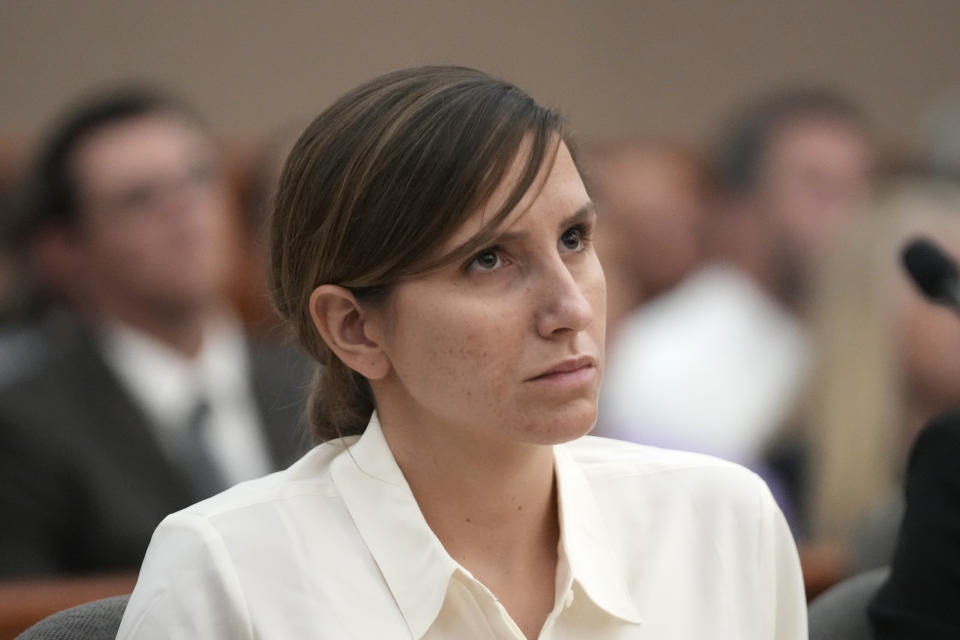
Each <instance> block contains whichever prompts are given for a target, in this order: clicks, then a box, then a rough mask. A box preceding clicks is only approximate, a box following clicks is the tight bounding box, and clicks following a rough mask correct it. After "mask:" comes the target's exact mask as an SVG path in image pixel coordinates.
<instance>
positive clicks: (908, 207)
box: [802, 180, 960, 543]
mask: <svg viewBox="0 0 960 640" xmlns="http://www.w3.org/2000/svg"><path fill="white" fill-rule="evenodd" d="M951 216H955V217H956V218H958V219H960V190H958V189H957V188H956V187H953V186H949V185H943V184H939V183H934V182H926V181H918V180H912V181H909V182H900V183H897V184H895V185H892V186H891V187H889V188H888V189H886V190H884V191H883V192H882V193H879V194H878V195H877V196H876V197H875V198H874V199H873V200H872V201H871V203H870V204H869V205H868V206H867V207H866V208H865V210H864V211H863V212H862V213H861V215H859V216H857V217H856V218H855V221H854V222H853V223H852V224H851V226H850V227H849V228H848V229H847V230H846V233H845V234H844V235H843V236H842V237H841V239H840V241H839V242H838V243H837V245H836V247H835V248H834V250H833V251H832V252H830V253H829V254H828V255H826V256H824V260H823V262H822V264H821V265H820V269H819V271H818V273H817V275H816V278H815V284H814V286H813V288H812V290H811V300H810V302H811V304H810V326H811V328H812V334H813V335H812V337H813V343H814V345H816V347H815V348H816V354H815V362H816V364H815V366H814V370H813V372H812V375H811V379H810V383H809V386H808V395H807V396H806V402H805V408H804V410H802V413H803V414H805V422H806V424H807V425H808V429H809V434H810V441H811V443H812V451H811V463H812V464H811V474H810V478H811V482H810V495H809V504H810V516H811V518H810V524H811V533H812V535H813V538H814V539H816V540H818V541H822V542H841V543H842V542H846V541H849V539H850V538H851V536H852V534H853V533H854V531H855V529H856V526H857V523H858V522H860V521H861V519H862V518H863V517H864V516H865V515H866V513H867V512H868V511H870V510H871V508H872V507H874V506H876V505H878V504H880V503H881V502H882V501H884V500H885V499H886V498H888V497H889V496H890V494H891V492H892V491H894V490H895V489H896V487H897V486H898V485H899V480H900V477H901V474H902V466H903V457H904V456H903V453H904V452H903V450H902V449H903V443H904V438H903V435H904V433H905V421H906V412H905V399H906V394H907V382H908V381H907V380H905V379H904V375H903V371H904V367H903V363H902V362H901V357H900V353H899V352H898V349H897V344H896V340H895V336H894V331H895V313H894V312H895V304H896V293H897V291H898V288H899V287H900V286H901V284H902V279H903V276H902V275H901V274H900V273H899V271H900V256H899V254H900V251H901V249H902V245H903V243H904V242H905V241H906V240H907V239H908V238H909V237H910V236H911V235H912V234H913V233H916V232H917V231H918V230H919V229H921V228H923V227H924V226H927V227H929V226H931V224H930V223H931V222H934V224H936V222H935V221H939V225H940V226H942V225H943V222H942V221H943V220H944V219H948V218H949V217H951Z"/></svg>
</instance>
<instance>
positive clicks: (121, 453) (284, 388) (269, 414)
mask: <svg viewBox="0 0 960 640" xmlns="http://www.w3.org/2000/svg"><path fill="white" fill-rule="evenodd" d="M250 348H251V358H250V362H251V374H252V388H253V390H254V394H255V396H256V401H257V404H258V406H259V408H260V411H261V414H262V424H263V425H264V427H265V436H266V437H265V440H266V442H268V443H269V447H270V453H271V454H272V457H273V461H274V464H275V466H276V467H277V468H281V467H283V466H286V465H287V464H289V463H290V462H292V461H293V460H295V459H296V458H297V457H298V456H299V455H300V454H301V453H302V452H303V451H305V450H306V442H307V438H306V436H305V435H304V433H305V430H304V428H303V420H302V413H303V411H302V407H303V402H302V400H303V398H304V394H305V389H306V384H307V382H308V378H307V366H306V363H305V360H304V359H303V358H301V357H299V355H298V354H296V353H294V352H292V351H290V352H289V353H285V352H282V351H280V350H278V349H276V348H271V347H267V346H264V345H256V344H251V345H250ZM204 497H206V496H199V495H196V494H195V493H194V492H193V490H192V489H191V488H190V485H189V484H188V483H187V482H186V481H185V479H184V478H183V477H182V474H181V472H180V471H179V470H178V469H177V468H176V467H175V466H174V465H173V464H172V463H171V462H170V461H169V460H168V459H167V457H165V455H164V453H163V451H162V450H161V448H160V447H159V445H158V444H157V443H156V442H155V440H154V438H153V436H152V435H151V430H150V427H149V425H148V422H147V418H146V416H145V415H144V414H143V413H142V412H141V410H140V409H139V408H138V407H137V406H136V405H135V404H134V402H133V400H132V399H131V398H130V397H129V395H128V394H127V393H126V392H125V391H124V390H123V389H122V387H121V386H120V383H119V381H118V380H117V379H116V378H115V377H114V375H113V373H112V371H111V370H110V369H109V368H108V367H107V365H106V363H105V362H104V360H103V359H102V357H101V355H100V353H99V352H98V350H97V348H96V346H95V344H94V341H93V339H92V338H91V337H90V335H89V334H87V333H86V332H84V331H82V330H79V331H75V332H73V333H72V334H71V335H69V336H67V337H64V338H61V339H60V340H59V341H58V344H56V345H54V346H51V347H50V348H49V350H48V354H47V355H46V357H45V358H44V360H43V363H42V366H37V367H34V369H33V370H32V371H31V372H29V373H25V374H23V375H22V376H20V377H19V378H17V379H15V380H14V381H12V382H8V383H7V384H6V385H5V386H4V387H3V388H2V389H0V576H6V577H11V576H23V575H40V574H52V573H83V572H93V571H125V570H135V569H137V568H138V567H139V566H140V562H141V560H142V558H143V554H144V552H145V551H146V547H147V543H148V542H149V540H150V536H151V535H152V533H153V530H154V528H155V527H156V526H157V524H159V522H160V520H161V519H162V518H163V517H164V516H166V515H167V514H169V513H172V512H173V511H177V510H179V509H182V508H184V507H186V506H188V505H190V504H192V503H194V502H196V501H198V500H200V499H202V498H204Z"/></svg>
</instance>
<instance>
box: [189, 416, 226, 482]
mask: <svg viewBox="0 0 960 640" xmlns="http://www.w3.org/2000/svg"><path fill="white" fill-rule="evenodd" d="M209 421H210V403H209V402H207V401H206V400H205V399H203V398H200V399H199V400H197V403H196V404H195V405H194V407H193V409H192V410H191V411H190V415H189V417H188V418H187V428H186V429H184V432H183V436H182V438H181V442H180V446H179V457H180V466H181V468H182V469H183V471H184V472H185V474H186V476H187V480H188V481H189V483H190V485H191V486H192V487H193V489H194V490H195V491H196V495H197V497H199V498H208V497H210V496H212V495H213V494H215V493H219V492H220V491H222V490H223V489H225V488H226V486H227V484H226V482H225V481H224V479H223V474H221V472H220V469H219V468H218V467H217V464H216V462H215V460H214V457H213V455H211V451H210V447H209V445H208V444H207V439H206V437H205V434H206V431H207V429H208V428H209Z"/></svg>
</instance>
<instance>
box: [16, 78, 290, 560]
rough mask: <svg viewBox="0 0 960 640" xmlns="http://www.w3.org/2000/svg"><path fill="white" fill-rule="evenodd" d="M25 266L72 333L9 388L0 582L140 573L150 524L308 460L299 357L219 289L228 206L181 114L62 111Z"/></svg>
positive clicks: (110, 107)
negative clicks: (256, 328)
mask: <svg viewBox="0 0 960 640" xmlns="http://www.w3.org/2000/svg"><path fill="white" fill-rule="evenodd" d="M27 193H28V196H27V198H26V202H27V206H28V209H27V227H26V229H25V230H24V233H25V234H26V235H25V237H26V238H27V242H28V244H29V246H30V252H31V256H32V263H33V264H34V265H35V266H36V268H37V269H38V271H39V275H40V279H41V280H42V281H43V283H44V284H45V285H46V287H47V289H48V291H49V292H50V293H51V294H52V295H55V296H57V297H58V298H59V300H60V304H61V306H63V307H65V308H66V309H68V310H69V318H70V322H69V323H68V324H66V325H64V324H63V323H61V324H59V325H58V327H57V331H55V332H54V331H51V332H50V333H49V341H48V342H49V345H48V349H49V351H48V354H47V356H46V358H45V360H44V362H43V366H41V367H35V368H33V369H31V370H30V371H29V372H26V373H24V374H23V375H20V376H17V377H16V378H15V379H13V380H11V381H8V382H7V383H6V384H5V385H3V387H2V388H0V522H2V523H3V524H2V526H0V575H3V576H8V577H9V576H24V575H39V574H54V573H64V572H65V573H82V572H94V571H119V570H134V569H136V568H137V567H138V566H139V563H140V561H141V559H142V557H143V553H144V552H145V550H146V546H147V543H148V542H149V539H150V535H151V533H152V531H153V529H154V528H155V527H156V525H157V523H158V522H159V521H160V520H161V519H162V518H163V517H164V516H165V515H166V514H168V513H171V512H173V511H176V510H177V509H180V508H182V507H184V506H186V505H188V504H190V503H192V502H195V501H197V500H199V499H201V498H204V497H206V496H209V495H212V494H213V493H216V492H217V491H220V490H222V489H224V488H225V487H227V486H229V485H232V484H234V483H236V482H239V481H241V480H246V479H249V478H253V477H256V476H260V475H263V474H265V473H267V472H270V471H272V470H275V469H277V468H278V467H280V466H282V465H285V464H286V463H287V462H289V461H291V460H292V459H295V457H296V456H297V454H298V453H299V452H300V451H301V449H302V446H301V442H302V438H301V435H300V433H299V425H300V413H301V410H300V407H301V402H300V400H301V395H302V389H303V387H304V386H305V383H306V381H305V380H304V377H303V369H302V365H301V361H300V360H299V359H298V358H296V357H294V356H293V354H292V353H287V352H285V351H283V350H281V349H279V348H277V347H276V346H275V345H267V344H259V343H254V342H252V341H250V340H248V339H247V336H246V335H245V333H244V331H243V329H242V328H241V325H240V324H239V322H238V321H237V319H236V318H235V317H234V315H233V313H232V312H231V310H230V307H229V305H228V303H227V302H226V298H225V295H224V292H225V284H226V279H227V276H228V274H229V270H230V268H231V261H232V259H233V258H234V256H233V254H232V247H231V243H232V241H233V235H232V231H231V224H232V219H231V215H232V207H231V198H230V195H229V192H228V190H227V187H226V181H225V177H224V175H223V171H222V170H221V159H220V157H219V156H218V153H217V149H216V147H215V145H214V144H213V141H212V138H211V136H210V134H209V133H208V131H207V129H206V128H205V126H204V125H203V124H202V122H201V121H200V120H199V119H198V118H197V116H196V115H194V113H193V112H192V111H191V110H190V109H189V108H187V107H185V106H183V105H182V104H181V103H179V102H177V101H175V100H173V99H171V98H168V97H165V96H162V95H159V94H156V93H153V92H150V91H139V90H134V89H129V90H119V91H117V92H113V93H105V94H101V95H98V96H95V97H93V98H91V99H90V100H89V101H87V102H86V103H84V104H82V105H80V106H78V107H77V108H75V109H74V110H73V111H70V112H68V113H67V114H66V115H65V117H64V118H63V119H62V120H61V121H60V122H59V123H58V124H57V125H56V126H55V127H54V128H53V130H52V131H51V132H50V134H49V136H48V137H47V139H46V143H45V144H44V145H43V146H42V148H41V150H40V152H39V154H38V158H37V161H36V166H35V169H34V173H33V175H32V177H31V180H30V181H29V184H28V185H27Z"/></svg>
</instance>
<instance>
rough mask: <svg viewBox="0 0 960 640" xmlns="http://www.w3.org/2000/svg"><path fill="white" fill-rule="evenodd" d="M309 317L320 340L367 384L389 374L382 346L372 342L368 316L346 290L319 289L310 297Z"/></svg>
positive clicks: (329, 287)
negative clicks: (367, 380)
mask: <svg viewBox="0 0 960 640" xmlns="http://www.w3.org/2000/svg"><path fill="white" fill-rule="evenodd" d="M310 317H311V318H313V325H314V326H315V327H316V328H317V331H318V332H319V333H320V337H322V338H323V341H324V342H326V343H327V346H328V347H330V349H331V350H332V351H333V353H334V354H336V356H337V357H338V358H340V360H341V361H343V363H344V364H345V365H347V366H348V367H350V368H351V369H353V370H354V371H356V372H357V373H359V374H360V375H362V376H364V377H365V378H368V379H370V380H379V379H380V378H383V377H384V376H386V375H387V374H388V373H389V372H390V360H389V359H388V358H387V354H386V353H385V352H384V351H383V348H382V346H381V345H380V344H379V343H377V342H376V341H375V340H373V339H371V337H370V331H369V327H367V326H366V323H367V321H368V317H367V314H366V313H365V312H364V310H363V309H362V308H361V307H360V305H359V304H358V303H357V299H356V298H355V297H354V295H353V293H351V292H350V290H349V289H345V288H344V287H340V286H337V285H333V284H324V285H320V286H319V287H317V288H316V289H314V290H313V293H312V294H310Z"/></svg>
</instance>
